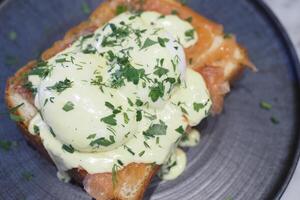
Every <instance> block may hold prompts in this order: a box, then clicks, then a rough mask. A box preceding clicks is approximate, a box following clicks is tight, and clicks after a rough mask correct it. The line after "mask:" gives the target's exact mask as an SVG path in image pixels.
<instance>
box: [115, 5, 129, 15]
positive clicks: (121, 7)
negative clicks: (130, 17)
mask: <svg viewBox="0 0 300 200" xmlns="http://www.w3.org/2000/svg"><path fill="white" fill-rule="evenodd" d="M126 11H127V6H125V5H118V6H117V8H116V15H119V14H122V13H124V12H126Z"/></svg>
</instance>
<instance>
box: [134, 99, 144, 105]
mask: <svg viewBox="0 0 300 200" xmlns="http://www.w3.org/2000/svg"><path fill="white" fill-rule="evenodd" d="M143 104H144V103H143V102H142V101H141V100H140V99H137V100H136V101H135V105H136V106H139V107H140V106H142V105H143Z"/></svg>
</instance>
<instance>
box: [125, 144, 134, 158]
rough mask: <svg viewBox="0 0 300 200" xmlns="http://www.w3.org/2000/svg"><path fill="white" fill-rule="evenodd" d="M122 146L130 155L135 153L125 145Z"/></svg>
mask: <svg viewBox="0 0 300 200" xmlns="http://www.w3.org/2000/svg"><path fill="white" fill-rule="evenodd" d="M123 146H124V149H126V150H127V151H128V152H129V153H130V154H131V155H133V156H134V155H135V153H134V152H133V151H132V149H131V148H130V147H128V146H126V145H123Z"/></svg>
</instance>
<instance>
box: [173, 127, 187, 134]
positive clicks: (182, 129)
mask: <svg viewBox="0 0 300 200" xmlns="http://www.w3.org/2000/svg"><path fill="white" fill-rule="evenodd" d="M175 131H176V132H178V133H180V134H181V135H184V134H185V130H184V128H183V126H179V127H178V128H177V129H175Z"/></svg>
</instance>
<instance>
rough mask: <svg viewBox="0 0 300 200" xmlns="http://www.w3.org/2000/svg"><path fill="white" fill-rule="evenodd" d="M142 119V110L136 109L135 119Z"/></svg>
mask: <svg viewBox="0 0 300 200" xmlns="http://www.w3.org/2000/svg"><path fill="white" fill-rule="evenodd" d="M141 120H142V111H141V110H137V111H136V121H137V122H139V121H141Z"/></svg>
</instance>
